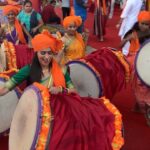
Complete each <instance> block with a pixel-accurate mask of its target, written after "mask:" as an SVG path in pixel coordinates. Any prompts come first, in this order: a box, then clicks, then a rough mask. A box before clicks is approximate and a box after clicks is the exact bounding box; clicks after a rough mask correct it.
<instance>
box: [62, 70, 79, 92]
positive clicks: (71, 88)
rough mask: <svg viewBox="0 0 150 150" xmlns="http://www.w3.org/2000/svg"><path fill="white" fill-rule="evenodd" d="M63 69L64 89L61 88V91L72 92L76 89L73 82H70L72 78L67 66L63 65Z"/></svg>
mask: <svg viewBox="0 0 150 150" xmlns="http://www.w3.org/2000/svg"><path fill="white" fill-rule="evenodd" d="M64 70H65V80H66V89H64V88H63V89H62V92H67V93H72V92H73V93H76V89H75V87H74V85H73V82H72V80H71V78H70V74H69V72H68V68H67V67H65V68H64Z"/></svg>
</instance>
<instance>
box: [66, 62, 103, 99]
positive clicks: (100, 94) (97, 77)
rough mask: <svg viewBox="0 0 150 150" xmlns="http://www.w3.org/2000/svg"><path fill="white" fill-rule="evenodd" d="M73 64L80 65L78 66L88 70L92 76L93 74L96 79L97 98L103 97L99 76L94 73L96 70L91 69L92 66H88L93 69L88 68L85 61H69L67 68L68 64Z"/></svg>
mask: <svg viewBox="0 0 150 150" xmlns="http://www.w3.org/2000/svg"><path fill="white" fill-rule="evenodd" d="M74 63H77V64H80V65H82V66H84V67H86V68H88V70H89V71H90V72H91V73H92V74H94V76H95V77H96V80H97V81H98V86H99V94H98V96H99V97H101V96H103V85H102V82H101V81H100V80H99V77H100V76H99V75H98V74H97V73H96V71H95V70H96V69H95V70H94V69H93V68H94V66H93V65H92V64H90V65H91V66H93V68H92V67H90V66H89V65H88V63H89V62H86V61H84V60H73V61H70V62H68V63H67V66H69V64H74Z"/></svg>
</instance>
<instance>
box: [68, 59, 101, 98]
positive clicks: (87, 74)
mask: <svg viewBox="0 0 150 150" xmlns="http://www.w3.org/2000/svg"><path fill="white" fill-rule="evenodd" d="M68 66H69V68H70V77H71V80H72V82H73V84H74V86H75V88H76V90H77V92H78V93H79V95H80V96H82V97H93V98H99V97H101V96H102V84H101V81H100V77H99V76H98V75H97V74H96V72H95V71H94V69H92V68H91V67H90V66H89V65H88V64H86V63H84V62H82V61H71V62H69V63H68Z"/></svg>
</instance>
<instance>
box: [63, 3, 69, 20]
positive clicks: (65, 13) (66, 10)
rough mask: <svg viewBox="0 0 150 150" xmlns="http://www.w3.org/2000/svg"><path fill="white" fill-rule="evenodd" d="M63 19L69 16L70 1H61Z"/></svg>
mask: <svg viewBox="0 0 150 150" xmlns="http://www.w3.org/2000/svg"><path fill="white" fill-rule="evenodd" d="M62 14H63V19H64V18H65V17H67V16H69V15H70V0H62Z"/></svg>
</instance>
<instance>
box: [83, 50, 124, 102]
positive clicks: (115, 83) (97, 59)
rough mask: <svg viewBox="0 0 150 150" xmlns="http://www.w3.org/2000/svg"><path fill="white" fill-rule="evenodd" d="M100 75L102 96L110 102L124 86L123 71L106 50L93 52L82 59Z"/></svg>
mask: <svg viewBox="0 0 150 150" xmlns="http://www.w3.org/2000/svg"><path fill="white" fill-rule="evenodd" d="M84 59H85V60H86V61H87V62H90V63H91V64H92V65H93V66H94V67H95V69H96V70H97V71H98V72H99V74H100V81H101V82H102V84H103V92H104V93H103V94H104V95H105V96H106V97H107V98H109V99H110V100H111V99H112V98H113V96H114V95H115V94H116V93H117V92H119V91H120V90H121V89H122V88H123V87H124V86H125V70H124V67H123V65H122V64H121V63H120V62H119V60H118V58H117V57H116V56H115V54H113V53H112V52H111V50H110V49H108V48H103V49H100V50H97V51H95V52H93V53H92V54H90V55H88V56H86V57H85V58H84Z"/></svg>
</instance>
